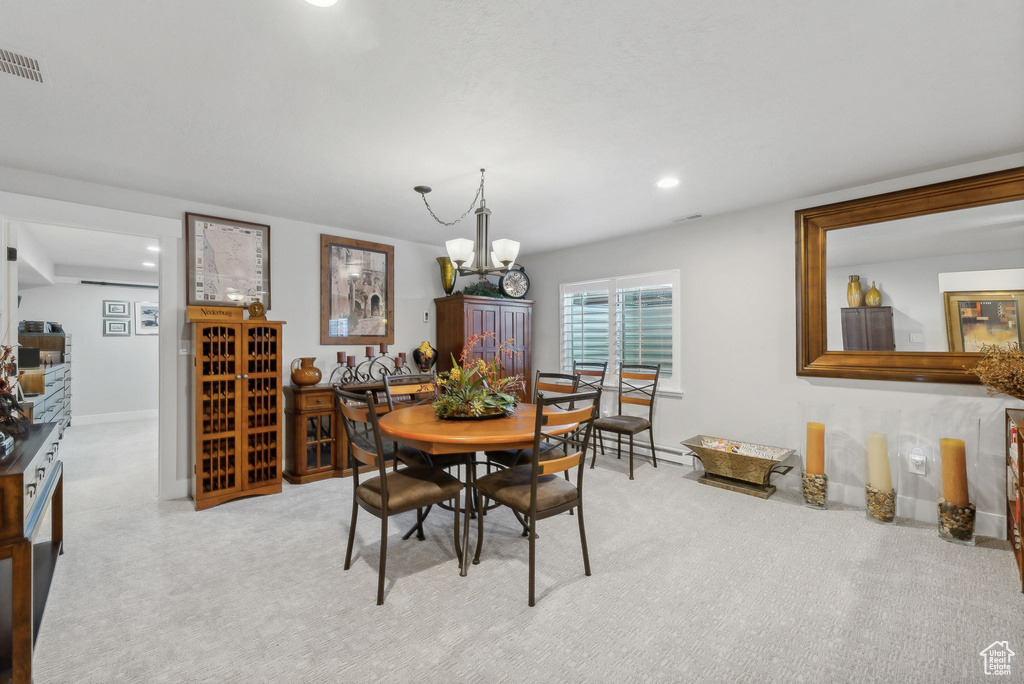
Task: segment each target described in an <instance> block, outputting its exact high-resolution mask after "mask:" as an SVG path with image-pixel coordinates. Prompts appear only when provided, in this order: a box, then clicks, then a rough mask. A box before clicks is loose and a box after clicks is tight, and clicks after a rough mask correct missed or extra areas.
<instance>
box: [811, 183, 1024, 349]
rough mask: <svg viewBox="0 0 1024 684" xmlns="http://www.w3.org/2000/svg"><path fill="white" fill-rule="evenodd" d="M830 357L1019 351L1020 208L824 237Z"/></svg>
mask: <svg viewBox="0 0 1024 684" xmlns="http://www.w3.org/2000/svg"><path fill="white" fill-rule="evenodd" d="M825 254H826V292H825V297H826V299H825V301H826V308H827V332H828V346H827V348H828V351H894V350H895V351H901V352H948V351H956V352H960V351H966V352H978V351H981V349H982V348H983V347H984V346H986V345H993V344H995V345H999V346H1008V345H1012V344H1022V343H1024V339H1022V333H1021V325H1020V324H1021V317H1022V316H1024V201H1016V202H1004V203H1002V204H993V205H988V206H984V207H975V208H971V209H960V210H957V211H950V212H944V213H939V214H930V215H927V216H916V217H913V218H907V219H900V220H897V221H886V222H882V223H875V224H871V225H864V226H854V227H851V228H843V229H839V230H830V231H828V233H827V234H826V251H825Z"/></svg>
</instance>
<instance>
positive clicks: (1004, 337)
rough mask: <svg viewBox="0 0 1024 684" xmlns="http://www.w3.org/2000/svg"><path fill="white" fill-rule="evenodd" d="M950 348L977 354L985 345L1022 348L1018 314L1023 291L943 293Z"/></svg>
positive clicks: (1021, 307)
mask: <svg viewBox="0 0 1024 684" xmlns="http://www.w3.org/2000/svg"><path fill="white" fill-rule="evenodd" d="M943 297H944V298H945V300H946V332H947V337H948V339H949V351H951V352H971V353H980V352H982V351H983V350H984V349H985V348H986V347H993V346H994V347H1002V348H1004V349H1007V348H1012V347H1014V346H1016V347H1018V348H1024V338H1022V337H1021V330H1020V323H1021V320H1020V316H1021V311H1022V309H1024V290H1018V291H1012V292H944V293H943Z"/></svg>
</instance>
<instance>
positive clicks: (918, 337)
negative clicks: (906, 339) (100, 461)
mask: <svg viewBox="0 0 1024 684" xmlns="http://www.w3.org/2000/svg"><path fill="white" fill-rule="evenodd" d="M910 341H911V342H924V335H922V334H921V333H910Z"/></svg>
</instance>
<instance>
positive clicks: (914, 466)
mask: <svg viewBox="0 0 1024 684" xmlns="http://www.w3.org/2000/svg"><path fill="white" fill-rule="evenodd" d="M907 462H908V463H909V464H910V467H909V468H908V469H909V470H910V472H911V473H913V474H914V475H924V474H925V469H926V464H927V462H928V461H927V459H925V457H924V452H923V451H921V449H920V448H917V449H914V450H913V451H911V452H910V455H909V456H907Z"/></svg>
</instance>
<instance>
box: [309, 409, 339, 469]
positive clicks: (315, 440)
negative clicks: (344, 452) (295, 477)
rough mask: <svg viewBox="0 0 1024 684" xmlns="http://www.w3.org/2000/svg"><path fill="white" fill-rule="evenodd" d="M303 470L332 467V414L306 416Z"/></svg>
mask: <svg viewBox="0 0 1024 684" xmlns="http://www.w3.org/2000/svg"><path fill="white" fill-rule="evenodd" d="M305 446H306V451H305V453H304V454H303V458H304V459H305V463H304V466H305V472H309V473H315V472H319V471H321V470H329V469H332V468H334V458H333V454H334V416H333V415H331V414H329V413H325V414H321V415H318V416H309V417H307V418H306V443H305Z"/></svg>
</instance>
